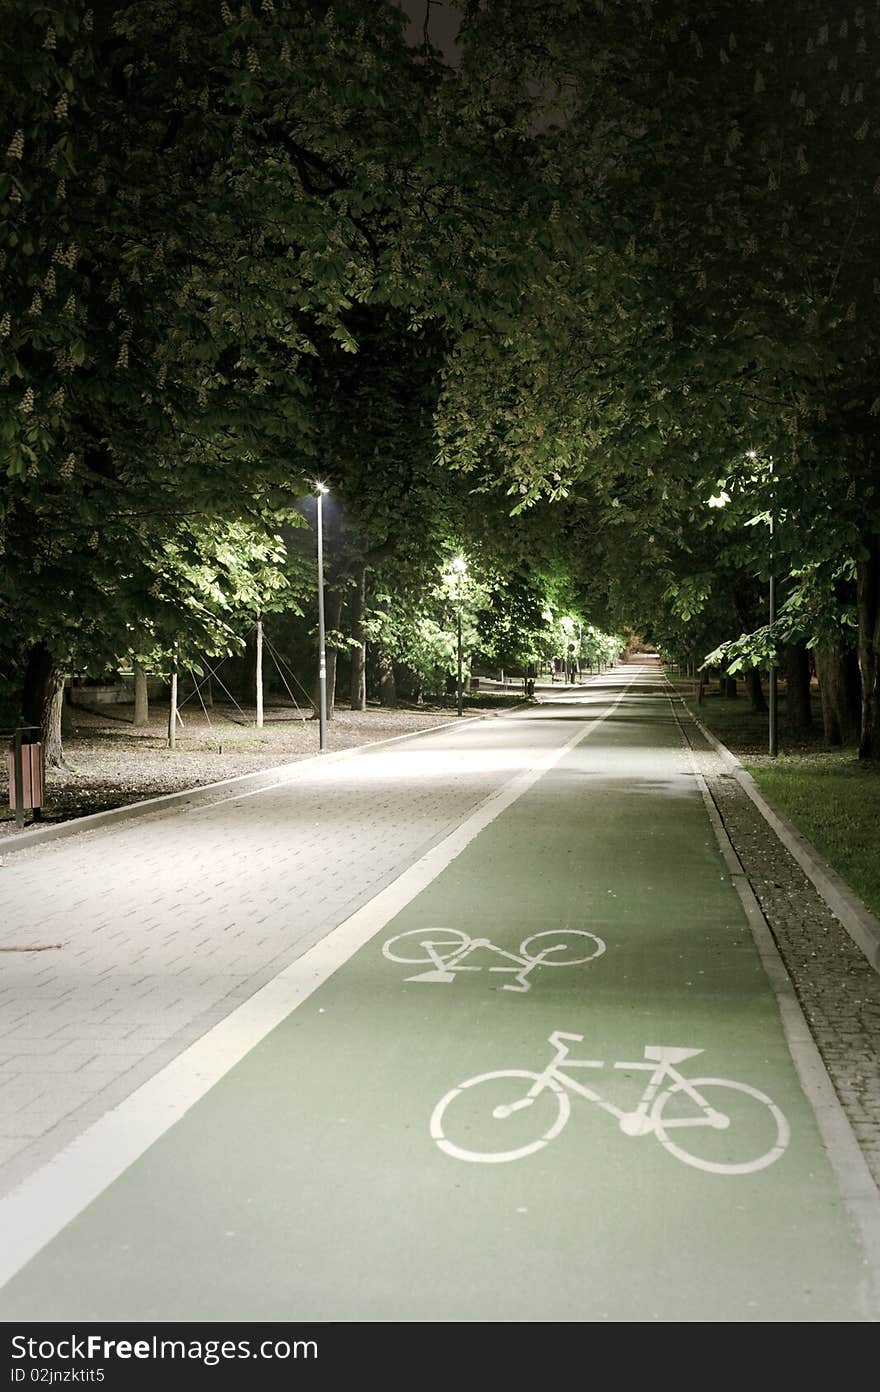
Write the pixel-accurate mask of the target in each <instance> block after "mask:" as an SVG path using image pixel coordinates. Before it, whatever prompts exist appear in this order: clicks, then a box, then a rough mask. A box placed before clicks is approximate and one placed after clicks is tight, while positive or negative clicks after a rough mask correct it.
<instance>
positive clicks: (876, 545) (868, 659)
mask: <svg viewBox="0 0 880 1392" xmlns="http://www.w3.org/2000/svg"><path fill="white" fill-rule="evenodd" d="M867 551H868V554H867V556H865V557H864V558H863V559H862V560H860V561H859V566H858V609H859V666H860V667H861V669H862V730H861V739H860V741H859V758H860V759H865V760H868V759H870V760H877V759H880V536H878V535H877V534H876V533H874V534H872V535H871V536H870V537H868V539H867Z"/></svg>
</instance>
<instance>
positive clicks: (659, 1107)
mask: <svg viewBox="0 0 880 1392" xmlns="http://www.w3.org/2000/svg"><path fill="white" fill-rule="evenodd" d="M570 1041H573V1042H577V1043H582V1042H583V1035H580V1034H567V1033H565V1032H563V1031H561V1030H555V1031H554V1032H553V1033H552V1034H551V1035H550V1036H549V1038H548V1043H549V1044H550V1045H551V1046H552V1047H553V1048H554V1049H555V1050H556V1052H555V1055H554V1057H553V1058H552V1059H551V1060H550V1062H549V1063H548V1064H547V1065H546V1067H545V1068H544V1069H543V1071H542V1072H540V1073H533V1072H530V1071H528V1070H525V1069H500V1070H498V1071H497V1072H494V1073H482V1074H478V1075H477V1076H476V1077H474V1078H468V1079H467V1080H466V1081H465V1082H463V1083H460V1084H459V1085H458V1086H457V1087H455V1088H452V1089H451V1090H450V1091H449V1092H448V1093H446V1095H445V1096H444V1097H443V1098H441V1100H440V1101H439V1102H438V1103H437V1106H436V1107H435V1108H434V1111H433V1113H432V1116H431V1124H430V1131H431V1136H432V1138H433V1139H434V1141H435V1142H436V1143H437V1145H438V1146H439V1147H440V1149H441V1150H443V1151H444V1152H445V1153H446V1154H447V1155H450V1156H452V1158H453V1159H457V1160H468V1161H473V1162H476V1163H481V1164H504V1163H507V1162H509V1161H512V1160H518V1159H522V1158H523V1157H525V1156H526V1155H530V1154H533V1153H534V1152H535V1151H537V1150H540V1149H542V1148H543V1147H544V1146H545V1145H547V1144H548V1143H549V1142H550V1141H551V1140H554V1139H555V1137H556V1136H558V1135H559V1133H560V1131H561V1130H562V1128H563V1127H564V1125H565V1123H566V1122H567V1120H568V1117H569V1114H570V1110H571V1102H570V1095H571V1094H573V1095H575V1096H577V1097H581V1098H583V1099H584V1101H586V1102H594V1103H596V1105H597V1106H598V1107H599V1108H600V1109H601V1110H602V1111H604V1112H607V1113H608V1114H609V1116H613V1117H614V1118H615V1120H616V1121H617V1123H618V1126H619V1129H620V1131H621V1132H622V1133H623V1135H625V1136H630V1137H636V1136H648V1135H653V1136H655V1137H656V1139H657V1140H658V1141H659V1142H660V1144H661V1145H662V1146H663V1148H664V1149H665V1150H667V1151H668V1152H669V1153H670V1154H671V1155H673V1156H674V1157H675V1158H676V1159H678V1160H681V1161H682V1162H683V1163H684V1164H687V1165H691V1166H693V1167H694V1168H696V1169H700V1170H704V1171H708V1172H710V1173H715V1174H752V1173H754V1172H755V1171H757V1170H761V1169H766V1167H767V1166H768V1165H772V1164H773V1163H774V1162H775V1161H776V1160H778V1159H779V1158H780V1157H781V1156H782V1155H783V1154H784V1152H785V1150H786V1148H787V1146H788V1143H789V1140H790V1136H791V1132H790V1128H789V1125H788V1122H787V1120H786V1118H785V1116H784V1115H783V1113H782V1112H781V1111H780V1109H779V1108H778V1107H777V1106H776V1104H775V1102H773V1101H772V1100H771V1099H770V1098H769V1097H767V1096H766V1094H764V1093H762V1092H759V1091H758V1090H757V1089H756V1088H753V1087H751V1086H750V1084H748V1083H739V1082H736V1081H734V1080H732V1079H729V1078H695V1079H688V1078H686V1077H685V1076H684V1075H683V1074H682V1073H680V1072H679V1070H678V1068H677V1067H676V1065H677V1064H681V1063H684V1062H685V1061H686V1060H688V1059H691V1058H696V1057H697V1056H698V1055H699V1054H701V1053H703V1050H702V1049H695V1048H688V1047H681V1046H678V1045H657V1044H653V1045H652V1044H647V1045H645V1046H644V1055H645V1057H644V1059H639V1060H638V1061H637V1062H632V1063H630V1062H626V1061H623V1060H621V1061H618V1062H614V1063H613V1064H611V1065H607V1064H606V1063H605V1062H604V1061H603V1060H601V1059H576V1058H571V1057H570V1048H569V1042H570ZM562 1065H564V1067H563V1066H562ZM607 1066H611V1067H613V1068H616V1069H625V1070H632V1071H635V1072H647V1073H650V1075H651V1076H650V1077H649V1078H648V1081H647V1083H646V1085H645V1088H644V1091H643V1092H642V1095H641V1098H640V1099H639V1101H638V1103H637V1104H636V1106H635V1107H634V1108H633V1109H632V1110H629V1111H627V1110H624V1109H623V1108H621V1107H618V1106H616V1105H615V1104H614V1103H613V1102H610V1101H608V1100H607V1099H606V1098H604V1097H602V1095H601V1093H599V1092H597V1091H596V1090H595V1089H594V1088H591V1087H589V1086H588V1085H586V1084H585V1083H583V1082H580V1081H578V1079H576V1078H573V1077H571V1076H570V1074H569V1072H568V1070H571V1069H576V1068H605V1067H607ZM514 1078H516V1079H519V1078H523V1079H531V1080H532V1082H531V1086H530V1087H529V1088H528V1089H527V1090H526V1092H525V1093H524V1094H523V1095H522V1096H521V1097H519V1098H518V1099H517V1100H515V1101H513V1102H509V1103H503V1104H501V1105H499V1106H496V1107H495V1108H494V1109H493V1111H492V1112H491V1116H492V1118H493V1119H494V1120H496V1121H504V1120H506V1119H507V1118H508V1117H511V1116H513V1114H514V1113H515V1112H521V1111H524V1110H526V1109H527V1108H529V1107H531V1106H532V1104H533V1103H534V1102H535V1101H536V1100H537V1098H538V1097H540V1096H541V1095H542V1094H543V1093H547V1092H549V1093H551V1094H552V1095H553V1098H554V1100H555V1103H556V1106H557V1109H558V1110H557V1115H556V1117H555V1119H554V1120H553V1122H552V1123H551V1125H550V1126H548V1127H547V1128H546V1130H544V1132H543V1133H542V1134H541V1135H540V1136H539V1137H537V1138H536V1139H534V1140H532V1141H529V1142H527V1143H526V1144H521V1145H519V1146H518V1147H517V1148H516V1149H513V1150H506V1151H504V1150H499V1151H494V1152H493V1151H485V1152H484V1151H476V1150H468V1149H465V1148H464V1147H462V1146H459V1145H457V1144H456V1143H455V1142H454V1141H452V1140H450V1139H449V1137H448V1136H447V1135H446V1132H445V1130H444V1120H445V1114H446V1111H447V1109H448V1108H449V1107H450V1106H451V1105H452V1104H453V1103H454V1102H455V1101H456V1100H457V1098H459V1097H460V1096H461V1095H462V1094H463V1093H464V1092H467V1091H468V1090H469V1089H471V1088H477V1087H479V1086H480V1085H481V1084H483V1083H486V1082H497V1081H498V1080H499V1079H504V1080H505V1081H507V1080H511V1079H514ZM701 1086H702V1087H709V1086H712V1087H713V1088H726V1089H728V1090H730V1091H733V1092H734V1093H735V1094H737V1095H738V1096H739V1097H740V1098H742V1097H743V1096H746V1097H749V1098H751V1099H752V1101H754V1102H757V1103H758V1104H759V1105H761V1106H762V1107H766V1108H767V1109H768V1110H769V1113H770V1116H771V1118H772V1121H773V1123H774V1125H775V1130H776V1137H775V1140H774V1141H773V1143H772V1144H771V1145H770V1146H769V1148H768V1149H767V1150H766V1151H765V1152H764V1153H763V1154H762V1155H759V1156H757V1157H755V1158H754V1159H752V1160H745V1161H729V1160H727V1161H725V1160H722V1161H715V1160H706V1159H703V1158H702V1157H700V1156H698V1155H694V1154H692V1153H691V1152H690V1151H687V1150H685V1148H684V1144H683V1142H676V1141H675V1140H674V1139H670V1136H669V1134H668V1133H669V1132H670V1131H672V1132H674V1133H675V1132H678V1133H679V1134H680V1133H682V1132H685V1131H690V1130H692V1129H699V1128H709V1129H711V1130H715V1131H726V1130H727V1129H728V1128H729V1127H730V1126H731V1118H730V1116H728V1115H727V1113H725V1112H722V1111H719V1110H718V1109H717V1108H715V1107H713V1106H712V1105H711V1103H709V1102H707V1100H706V1098H705V1097H704V1096H703V1095H702V1093H701V1092H700V1090H699V1089H700V1087H701ZM675 1095H679V1096H686V1097H688V1098H689V1099H690V1101H691V1102H692V1104H693V1105H694V1107H695V1108H696V1109H697V1112H698V1115H695V1116H690V1115H689V1116H683V1117H675V1116H670V1117H664V1115H663V1112H664V1108H665V1106H666V1104H667V1103H668V1102H669V1100H670V1099H671V1098H672V1097H673V1096H675Z"/></svg>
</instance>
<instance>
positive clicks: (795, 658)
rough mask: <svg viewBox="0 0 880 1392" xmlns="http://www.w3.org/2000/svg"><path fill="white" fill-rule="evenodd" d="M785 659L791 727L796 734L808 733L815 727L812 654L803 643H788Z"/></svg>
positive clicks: (787, 701) (786, 691)
mask: <svg viewBox="0 0 880 1392" xmlns="http://www.w3.org/2000/svg"><path fill="white" fill-rule="evenodd" d="M784 660H785V699H786V706H787V709H788V724H789V728H790V729H791V730H792V732H793V733H794V734H796V735H806V734H809V732H810V731H811V730H812V728H813V712H812V708H811V705H810V654H809V653H808V652H807V649H806V647H805V646H804V644H803V643H787V644H786V647H785V659H784Z"/></svg>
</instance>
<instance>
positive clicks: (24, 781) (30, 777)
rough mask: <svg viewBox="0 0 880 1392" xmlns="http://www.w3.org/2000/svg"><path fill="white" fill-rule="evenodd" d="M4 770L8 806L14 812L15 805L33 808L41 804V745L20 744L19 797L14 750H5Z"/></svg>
mask: <svg viewBox="0 0 880 1392" xmlns="http://www.w3.org/2000/svg"><path fill="white" fill-rule="evenodd" d="M6 771H7V773H8V774H9V806H10V808H11V809H12V811H13V812H14V811H15V810H16V808H17V807H24V808H28V809H30V810H33V809H34V808H35V807H42V806H43V746H42V744H40V743H39V742H37V743H36V744H23V745H22V746H21V794H22V795H21V797H20V798H19V797H16V792H17V789H16V786H15V750H14V749H7V751H6Z"/></svg>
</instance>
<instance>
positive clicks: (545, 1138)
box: [431, 1068, 571, 1165]
mask: <svg viewBox="0 0 880 1392" xmlns="http://www.w3.org/2000/svg"><path fill="white" fill-rule="evenodd" d="M513 1078H516V1079H520V1078H528V1079H529V1080H530V1081H531V1083H532V1085H533V1086H534V1085H535V1084H540V1083H541V1076H540V1074H538V1073H529V1072H528V1071H527V1070H526V1069H524V1068H507V1069H502V1070H501V1071H500V1072H498V1073H480V1074H479V1075H478V1076H477V1077H476V1078H468V1079H467V1081H466V1082H464V1083H459V1085H458V1087H454V1088H450V1090H449V1092H447V1094H446V1096H445V1097H441V1099H440V1101H439V1102H438V1103H437V1105H436V1107H435V1108H434V1111H433V1112H432V1114H431V1135H432V1136H433V1138H434V1140H435V1141H436V1142H437V1145H438V1146H439V1147H440V1149H441V1150H442V1151H445V1153H446V1154H447V1155H451V1156H452V1158H453V1159H454V1160H470V1161H473V1162H475V1163H477V1164H482V1165H503V1164H506V1163H507V1162H508V1161H510V1160H521V1159H522V1158H523V1157H524V1156H526V1155H532V1154H534V1152H535V1151H536V1150H542V1149H543V1147H544V1146H545V1145H547V1143H548V1142H549V1141H552V1140H553V1139H554V1137H556V1136H558V1135H559V1133H560V1131H561V1130H562V1128H563V1126H564V1125H565V1123H566V1122H567V1121H568V1118H569V1114H570V1112H571V1101H570V1099H569V1096H568V1093H567V1092H565V1090H564V1089H563V1088H561V1087H560V1086H559V1085H558V1084H557V1083H555V1082H552V1081H551V1083H550V1085H549V1087H545V1088H542V1090H541V1092H540V1094H539V1095H540V1097H541V1098H542V1099H544V1103H543V1110H542V1112H541V1114H540V1116H539V1117H538V1128H539V1129H540V1127H541V1126H542V1125H544V1124H545V1123H546V1129H545V1130H544V1131H543V1132H542V1134H541V1135H540V1136H538V1137H537V1138H536V1139H534V1140H530V1141H525V1142H524V1143H522V1144H519V1145H515V1146H514V1147H513V1149H510V1150H497V1151H496V1150H472V1149H470V1148H469V1147H465V1146H464V1145H459V1144H458V1143H457V1142H455V1141H452V1140H450V1139H449V1137H448V1136H447V1135H446V1133H445V1131H444V1123H445V1120H446V1113H447V1111H448V1110H449V1109H450V1108H452V1107H453V1106H454V1104H455V1102H456V1101H457V1100H458V1099H459V1098H461V1097H462V1096H465V1100H466V1101H470V1100H471V1098H472V1096H473V1095H472V1094H471V1095H468V1094H469V1090H470V1089H471V1088H477V1087H480V1086H481V1085H482V1084H484V1083H490V1084H493V1085H496V1084H499V1083H500V1084H501V1091H500V1092H499V1091H498V1090H496V1088H495V1087H494V1086H493V1089H492V1101H495V1100H496V1097H497V1096H499V1095H506V1094H507V1092H508V1091H509V1089H508V1088H507V1083H508V1082H509V1081H510V1079H513ZM520 1095H521V1094H520ZM512 1100H514V1101H518V1100H519V1098H518V1096H517V1093H516V1092H513V1094H512ZM480 1101H481V1102H482V1101H483V1099H482V1098H481V1099H480ZM535 1101H536V1102H537V1098H536V1099H535ZM548 1103H549V1104H550V1105H549V1106H548ZM554 1104H555V1111H554ZM480 1110H481V1111H482V1113H483V1115H482V1116H480V1120H481V1121H482V1122H483V1123H484V1129H485V1123H488V1122H489V1121H490V1120H491V1121H493V1122H494V1123H495V1125H496V1126H497V1127H498V1132H497V1135H498V1140H499V1141H501V1142H503V1143H505V1144H506V1143H507V1141H508V1137H507V1136H506V1135H505V1128H504V1119H503V1118H498V1117H497V1116H496V1113H497V1111H498V1106H497V1104H496V1106H495V1107H494V1108H493V1107H492V1106H491V1104H490V1103H489V1102H487V1103H486V1105H485V1107H484V1108H481V1109H480ZM548 1114H549V1118H548ZM478 1115H479V1113H478ZM529 1120H530V1121H533V1120H534V1118H532V1117H530V1118H529ZM477 1139H478V1138H477ZM477 1139H475V1141H474V1143H473V1144H474V1145H476V1144H477Z"/></svg>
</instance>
